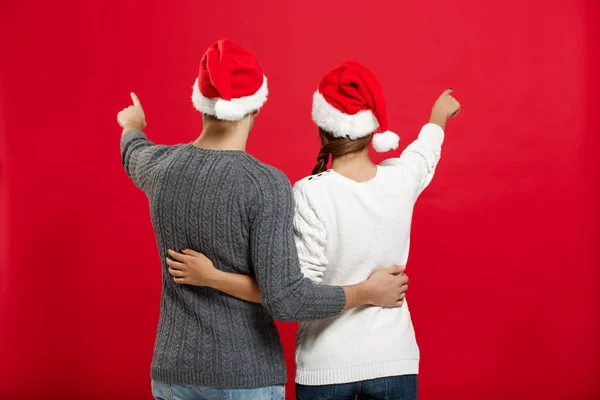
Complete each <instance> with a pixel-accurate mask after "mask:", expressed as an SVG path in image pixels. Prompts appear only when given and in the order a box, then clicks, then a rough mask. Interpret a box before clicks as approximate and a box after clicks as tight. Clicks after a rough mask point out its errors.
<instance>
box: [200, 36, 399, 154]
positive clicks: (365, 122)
mask: <svg viewBox="0 0 600 400" xmlns="http://www.w3.org/2000/svg"><path fill="white" fill-rule="evenodd" d="M268 93H269V91H268V88H267V77H266V76H265V75H264V74H263V72H262V70H261V68H260V66H259V65H258V60H257V59H256V57H255V56H254V55H252V54H251V53H249V52H248V51H247V50H245V49H243V48H242V47H241V46H239V45H237V44H235V43H233V42H231V41H229V40H219V41H218V42H216V43H215V44H213V45H212V46H210V47H209V48H208V50H206V52H205V53H204V56H203V57H202V61H201V62H200V73H199V76H198V79H196V82H195V83H194V87H193V92H192V102H193V103H194V106H195V107H196V109H197V110H198V111H200V112H202V113H203V114H207V115H212V116H214V117H216V118H218V119H221V120H226V121H238V120H240V119H242V118H244V116H245V115H247V114H249V113H251V112H253V111H257V110H259V109H260V108H261V107H262V106H263V104H264V103H265V102H266V101H267V95H268ZM312 117H313V121H314V122H315V123H316V124H317V125H318V126H319V127H321V128H322V129H324V130H326V131H327V132H330V133H331V134H332V135H333V136H335V137H347V138H350V139H359V138H362V137H366V136H369V135H371V134H372V133H373V132H375V131H376V130H379V131H381V132H382V133H376V134H374V135H373V142H372V143H373V147H374V148H375V150H376V151H378V152H384V151H389V150H392V149H396V148H397V147H398V142H399V140H400V138H399V137H398V135H396V134H395V133H393V132H390V131H388V130H387V123H388V121H387V111H386V107H385V99H384V97H383V90H382V89H381V85H380V84H379V81H378V80H377V78H376V77H375V75H373V73H372V72H371V71H369V70H368V69H367V68H366V67H364V66H363V65H361V64H359V63H357V62H354V61H346V62H343V63H341V64H340V65H338V66H337V67H335V68H334V69H332V70H331V71H329V72H328V73H327V74H325V76H324V77H323V79H322V80H321V83H320V84H319V88H318V90H317V91H316V92H315V94H314V96H313V107H312Z"/></svg>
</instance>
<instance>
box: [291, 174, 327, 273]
mask: <svg viewBox="0 0 600 400" xmlns="http://www.w3.org/2000/svg"><path fill="white" fill-rule="evenodd" d="M294 201H295V209H296V211H295V213H294V239H295V241H296V248H297V249H298V258H299V259H300V268H301V270H302V274H304V276H305V277H307V278H309V279H311V280H312V281H314V282H317V283H320V282H322V281H323V274H324V273H325V270H326V266H327V264H328V263H329V261H328V260H327V256H326V255H325V245H326V243H327V231H326V230H325V226H324V225H323V223H322V222H321V220H319V218H318V217H317V214H316V213H315V211H314V210H313V209H312V207H311V206H310V204H309V203H308V199H307V198H306V195H305V194H304V193H303V192H302V190H301V189H299V188H298V186H296V187H294Z"/></svg>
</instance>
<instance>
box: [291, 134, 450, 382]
mask: <svg viewBox="0 0 600 400" xmlns="http://www.w3.org/2000/svg"><path fill="white" fill-rule="evenodd" d="M443 139H444V132H443V130H442V129H441V128H440V127H439V126H437V125H433V124H427V125H425V126H424V127H423V129H422V130H421V133H420V134H419V137H418V139H417V140H416V141H414V142H413V143H411V144H410V145H409V146H408V147H407V148H406V149H405V150H404V152H403V153H402V155H401V156H400V157H399V158H392V159H388V160H386V161H384V162H383V163H381V165H379V166H378V167H377V174H376V176H375V177H374V178H373V179H372V180H370V181H368V182H364V183H358V182H355V181H353V180H350V179H348V178H346V177H344V176H342V175H339V174H337V173H336V172H335V171H333V170H329V171H326V172H323V173H322V174H318V175H313V176H309V177H307V178H304V179H303V180H301V181H300V182H298V183H297V184H296V185H295V187H294V197H295V199H296V213H295V217H294V232H295V236H296V245H297V248H298V253H299V256H300V264H301V267H302V272H303V273H304V275H305V276H306V277H308V278H310V279H312V280H314V281H315V282H318V283H323V284H326V285H352V284H356V283H359V282H362V281H364V280H365V279H367V278H368V277H369V275H371V273H373V271H375V270H376V269H378V268H380V267H384V266H390V265H394V264H406V262H407V260H408V250H409V242H410V225H411V219H412V212H413V206H414V204H415V201H416V200H417V197H418V196H419V194H420V193H421V192H422V191H423V189H425V187H426V186H427V185H428V184H429V183H430V182H431V179H432V177H433V174H434V172H435V168H436V165H437V163H438V161H439V159H440V154H441V145H442V142H443ZM409 270H410V268H409ZM296 364H297V367H298V368H297V372H296V382H298V383H301V384H304V385H330V384H336V383H347V382H356V381H362V380H368V379H375V378H381V377H386V376H394V375H407V374H416V373H418V370H419V347H418V346H417V342H416V339H415V333H414V330H413V325H412V322H411V318H410V312H409V309H408V303H407V302H405V303H404V306H403V307H401V308H387V309H384V308H380V307H359V308H356V309H353V310H350V311H348V312H345V313H343V314H341V315H339V316H336V317H333V318H329V319H327V320H323V321H314V322H306V323H302V324H300V328H299V330H298V336H297V340H296Z"/></svg>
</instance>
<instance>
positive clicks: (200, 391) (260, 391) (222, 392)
mask: <svg viewBox="0 0 600 400" xmlns="http://www.w3.org/2000/svg"><path fill="white" fill-rule="evenodd" d="M152 395H153V396H154V398H155V399H156V400H213V399H214V400H254V399H261V400H262V399H264V400H283V398H284V395H285V389H284V387H283V385H278V386H268V387H262V388H253V389H215V388H208V387H203V386H197V385H179V384H173V383H166V382H160V381H155V380H153V381H152Z"/></svg>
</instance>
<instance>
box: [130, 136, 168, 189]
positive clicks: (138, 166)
mask: <svg viewBox="0 0 600 400" xmlns="http://www.w3.org/2000/svg"><path fill="white" fill-rule="evenodd" d="M166 148H167V146H159V145H156V144H154V143H152V142H150V141H149V140H148V138H147V137H146V135H145V134H144V132H142V131H137V130H130V131H127V132H125V134H123V136H121V162H122V163H123V167H124V168H125V171H126V172H127V175H129V177H130V178H131V179H132V180H133V183H135V185H136V186H137V187H138V188H140V189H141V190H143V191H144V192H148V191H149V189H150V184H151V182H152V176H153V172H154V171H155V168H154V167H155V166H156V164H157V160H158V159H159V157H160V155H161V154H162V153H164V151H165V150H166Z"/></svg>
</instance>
